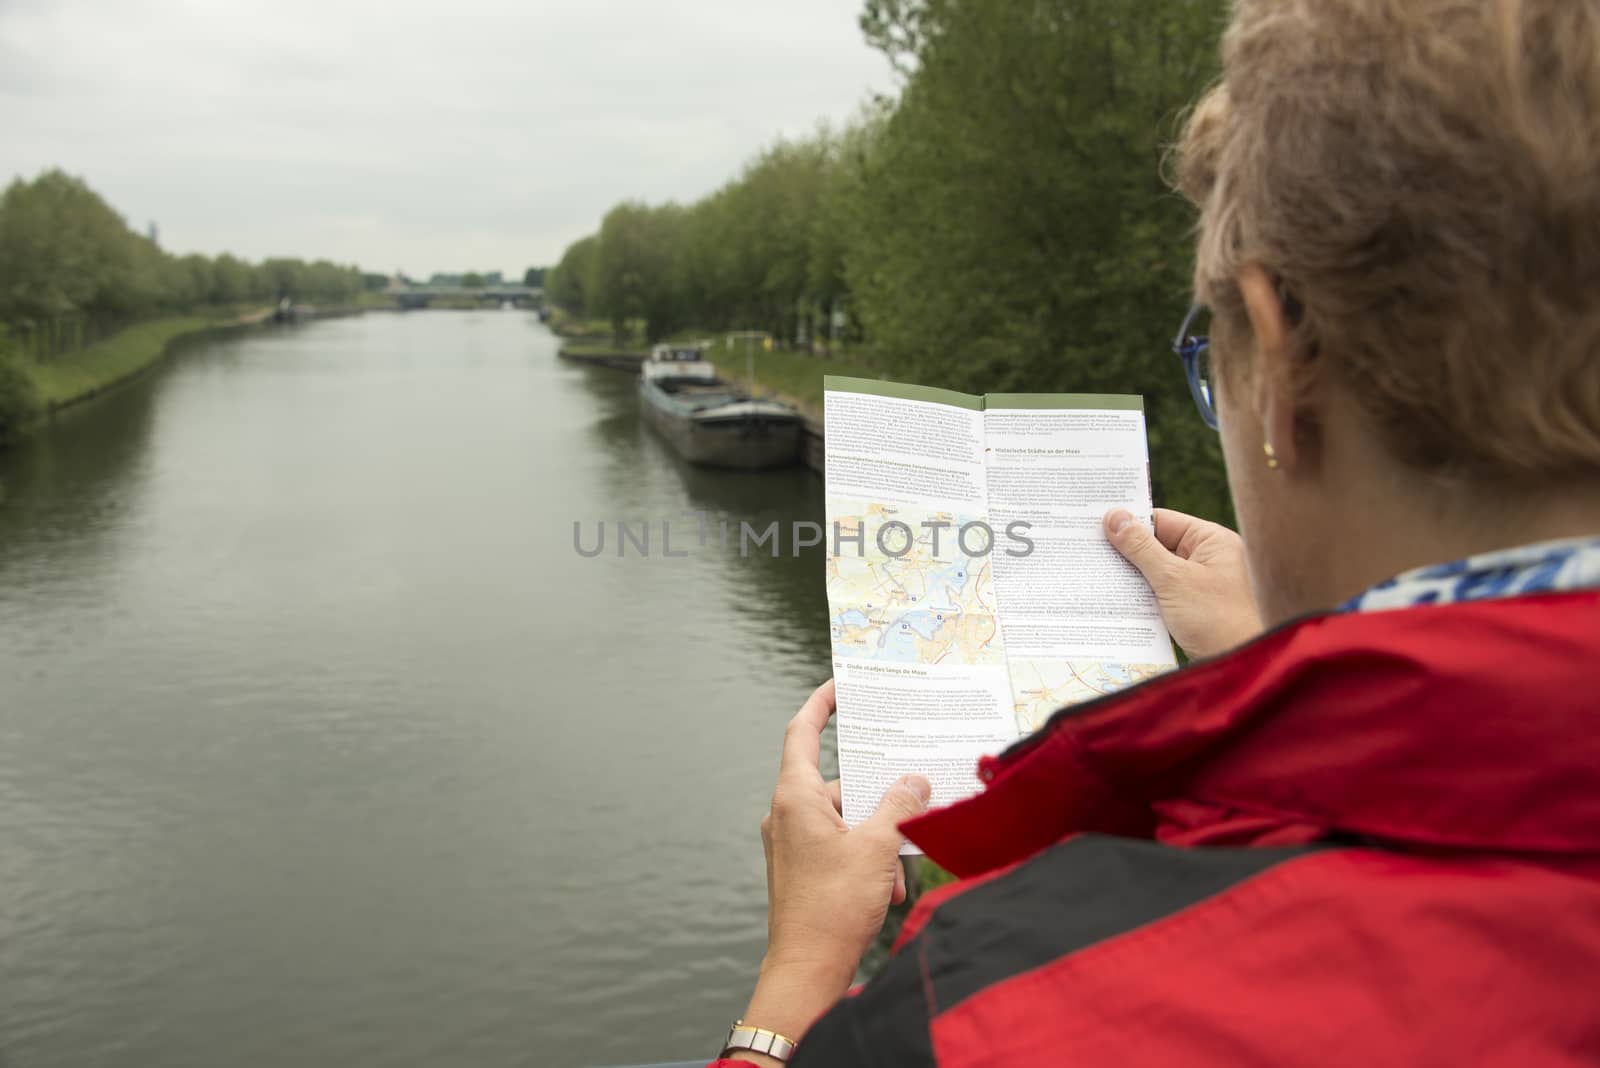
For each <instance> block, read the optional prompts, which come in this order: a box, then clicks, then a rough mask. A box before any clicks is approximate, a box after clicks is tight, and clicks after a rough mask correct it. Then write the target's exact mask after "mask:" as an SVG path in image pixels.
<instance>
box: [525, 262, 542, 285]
mask: <svg viewBox="0 0 1600 1068" xmlns="http://www.w3.org/2000/svg"><path fill="white" fill-rule="evenodd" d="M544 275H545V268H543V267H529V268H528V269H527V270H526V271H523V272H522V284H523V285H525V286H527V287H528V288H529V289H538V288H539V287H540V286H542V285H544Z"/></svg>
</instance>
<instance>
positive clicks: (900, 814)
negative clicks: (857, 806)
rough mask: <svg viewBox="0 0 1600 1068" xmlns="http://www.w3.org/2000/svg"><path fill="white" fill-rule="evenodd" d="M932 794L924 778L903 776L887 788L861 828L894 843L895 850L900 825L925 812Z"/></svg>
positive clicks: (897, 847)
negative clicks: (886, 791)
mask: <svg viewBox="0 0 1600 1068" xmlns="http://www.w3.org/2000/svg"><path fill="white" fill-rule="evenodd" d="M932 794H933V787H932V786H930V785H929V784H928V780H927V779H924V778H923V777H922V776H921V775H907V776H906V777H905V778H903V779H901V780H900V781H899V782H897V783H895V784H894V785H893V786H891V787H889V792H888V793H886V794H884V795H883V800H882V801H879V802H878V807H877V809H876V811H874V812H873V813H872V815H871V816H869V817H868V818H867V822H865V823H863V824H862V825H861V826H862V827H863V828H865V829H867V830H868V831H870V832H871V833H872V834H875V835H877V836H879V837H881V838H882V839H883V840H884V841H886V842H887V841H892V842H894V844H895V848H896V849H899V848H900V842H901V841H902V839H903V838H904V836H903V835H902V834H901V833H900V824H902V823H904V822H905V821H906V820H908V819H911V818H912V817H913V816H920V815H922V813H923V812H925V811H927V808H928V798H929V797H930V796H932ZM896 863H897V864H898V863H899V862H898V861H896Z"/></svg>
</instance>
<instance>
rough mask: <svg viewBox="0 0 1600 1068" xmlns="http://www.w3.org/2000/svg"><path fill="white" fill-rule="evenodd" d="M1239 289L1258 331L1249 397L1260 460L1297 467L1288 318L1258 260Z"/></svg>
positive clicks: (1253, 327) (1244, 273)
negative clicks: (1259, 436)
mask: <svg viewBox="0 0 1600 1068" xmlns="http://www.w3.org/2000/svg"><path fill="white" fill-rule="evenodd" d="M1238 283H1239V292H1240V294H1241V295H1242V296H1243V297H1244V308H1245V314H1246V315H1248V316H1249V317H1250V329H1251V331H1252V332H1253V333H1254V334H1255V343H1256V366H1255V367H1254V368H1253V370H1252V375H1251V377H1252V378H1253V379H1254V381H1253V382H1252V383H1251V384H1252V386H1253V387H1254V388H1253V389H1252V390H1251V403H1252V404H1253V405H1254V407H1255V414H1256V418H1257V419H1258V420H1259V421H1260V423H1261V428H1262V430H1263V431H1264V432H1265V434H1266V440H1265V441H1263V442H1262V443H1261V444H1262V453H1263V456H1262V462H1263V463H1266V464H1268V465H1269V466H1273V467H1281V468H1284V469H1286V470H1293V469H1294V465H1295V461H1296V460H1297V459H1298V455H1297V450H1296V447H1295V402H1296V390H1295V385H1296V383H1295V366H1294V352H1293V350H1292V339H1291V337H1290V330H1289V323H1288V320H1287V319H1285V318H1284V311H1283V301H1282V299H1281V298H1280V297H1279V296H1278V287H1277V286H1276V285H1275V284H1274V283H1273V281H1272V276H1271V275H1269V274H1268V273H1267V272H1266V271H1265V270H1263V269H1262V268H1261V267H1260V266H1259V265H1257V264H1251V265H1250V266H1248V267H1246V268H1245V269H1244V270H1243V271H1241V272H1240V273H1239V279H1238Z"/></svg>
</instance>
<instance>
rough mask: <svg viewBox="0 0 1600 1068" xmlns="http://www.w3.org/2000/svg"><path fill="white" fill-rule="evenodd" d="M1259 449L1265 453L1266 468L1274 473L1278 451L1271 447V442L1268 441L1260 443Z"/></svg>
mask: <svg viewBox="0 0 1600 1068" xmlns="http://www.w3.org/2000/svg"><path fill="white" fill-rule="evenodd" d="M1261 447H1262V448H1263V449H1265V450H1266V453H1267V466H1268V467H1269V468H1271V469H1272V470H1274V471H1276V470H1277V469H1278V450H1277V449H1274V448H1273V447H1272V442H1270V441H1264V442H1262V443H1261Z"/></svg>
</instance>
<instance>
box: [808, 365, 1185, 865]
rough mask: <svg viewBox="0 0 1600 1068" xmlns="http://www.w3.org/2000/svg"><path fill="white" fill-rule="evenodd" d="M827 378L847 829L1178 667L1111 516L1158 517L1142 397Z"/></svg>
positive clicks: (945, 795) (967, 781) (942, 800)
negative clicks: (906, 781) (1111, 536)
mask: <svg viewBox="0 0 1600 1068" xmlns="http://www.w3.org/2000/svg"><path fill="white" fill-rule="evenodd" d="M824 388H825V398H824V406H825V415H826V441H827V471H826V475H825V479H824V481H825V487H826V496H827V538H828V542H829V546H828V549H829V552H828V612H829V616H830V630H831V636H832V642H833V674H834V679H835V680H836V683H837V689H838V701H839V705H838V722H837V732H838V744H839V775H840V779H841V780H842V793H843V807H844V817H845V820H846V821H847V822H848V823H850V824H851V825H852V826H854V825H855V824H857V823H860V822H861V821H862V820H864V819H866V818H867V817H868V816H870V815H871V814H872V811H873V810H874V809H875V808H876V807H877V804H878V801H879V799H880V798H882V796H883V794H884V792H885V791H886V790H887V789H888V788H889V787H890V786H892V785H893V784H894V782H895V780H897V779H898V778H899V777H900V776H902V775H906V774H910V773H916V774H920V775H923V776H925V777H926V778H927V779H928V780H929V781H930V782H931V783H932V784H933V803H934V804H935V805H946V804H950V803H952V802H954V801H959V800H961V799H962V798H964V797H968V796H970V795H972V794H974V793H976V792H977V791H978V789H979V785H980V784H979V781H978V774H977V767H978V760H979V758H980V757H982V756H984V755H987V754H992V753H998V752H1000V751H1001V750H1003V749H1005V748H1006V747H1007V746H1009V745H1010V744H1011V743H1013V742H1015V741H1017V740H1018V739H1020V738H1023V737H1025V736H1026V735H1028V734H1031V733H1032V732H1034V731H1036V730H1038V729H1039V727H1040V726H1042V725H1043V724H1044V722H1045V721H1046V720H1047V719H1048V718H1049V717H1050V716H1051V714H1052V713H1054V712H1055V711H1056V710H1057V709H1059V708H1061V707H1063V706H1065V705H1070V704H1074V703H1077V702H1080V701H1087V700H1091V699H1093V698H1096V697H1100V696H1102V695H1104V694H1109V693H1114V692H1116V691H1117V690H1119V689H1122V688H1124V687H1127V686H1130V685H1132V684H1134V683H1137V682H1141V681H1143V680H1145V679H1148V678H1151V677H1153V676H1155V675H1158V674H1160V673H1161V672H1164V671H1168V670H1171V669H1172V668H1173V667H1175V666H1176V665H1177V660H1176V658H1175V656H1174V654H1173V649H1172V640H1171V638H1170V637H1169V636H1168V634H1167V630H1166V627H1165V625H1164V624H1163V623H1162V621H1161V613H1160V611H1159V610H1158V608H1157V605H1156V600H1155V596H1154V594H1153V593H1152V592H1151V590H1150V587H1149V585H1148V584H1147V583H1146V582H1145V581H1144V578H1143V576H1141V575H1140V574H1139V572H1138V571H1137V570H1136V569H1135V568H1134V567H1133V566H1132V565H1130V564H1129V563H1128V562H1127V561H1126V560H1124V559H1123V558H1122V556H1121V554H1119V553H1118V552H1117V550H1116V549H1115V548H1113V547H1112V546H1111V545H1110V543H1108V542H1107V541H1106V538H1105V534H1104V533H1103V527H1102V520H1103V517H1104V516H1105V513H1106V512H1107V511H1109V510H1110V509H1112V508H1116V507H1123V508H1126V509H1128V510H1129V511H1130V512H1132V513H1133V514H1134V515H1135V516H1137V517H1138V518H1139V519H1141V520H1142V521H1144V522H1147V523H1148V522H1149V521H1150V519H1151V499H1150V459H1149V447H1148V444H1147V440H1146V433H1145V420H1144V402H1143V400H1142V399H1141V398H1139V397H1123V396H1100V395H1080V394H1063V395H1045V394H990V395H989V396H985V397H974V396H968V395H967V394H964V393H952V392H949V391H947V390H941V389H929V388H926V387H922V386H906V385H898V384H896V383H892V382H872V381H866V380H863V379H854V378H835V377H829V378H828V379H827V380H826V383H825V387H824ZM907 852H915V850H914V849H913V848H911V847H909V846H908V847H907Z"/></svg>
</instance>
